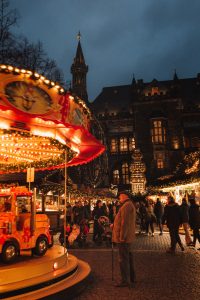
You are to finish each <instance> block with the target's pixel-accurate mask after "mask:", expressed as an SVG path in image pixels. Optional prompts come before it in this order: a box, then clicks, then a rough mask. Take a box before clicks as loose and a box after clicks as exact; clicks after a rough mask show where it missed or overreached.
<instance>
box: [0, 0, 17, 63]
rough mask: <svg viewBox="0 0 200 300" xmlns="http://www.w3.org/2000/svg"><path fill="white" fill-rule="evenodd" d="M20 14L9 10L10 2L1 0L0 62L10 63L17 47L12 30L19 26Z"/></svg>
mask: <svg viewBox="0 0 200 300" xmlns="http://www.w3.org/2000/svg"><path fill="white" fill-rule="evenodd" d="M18 19H19V14H18V13H17V10H16V9H9V0H0V62H2V63H3V62H4V63H6V62H8V63H9V62H10V60H12V51H13V49H14V47H15V38H14V36H13V34H12V32H11V28H12V27H13V26H16V25H17V21H18Z"/></svg>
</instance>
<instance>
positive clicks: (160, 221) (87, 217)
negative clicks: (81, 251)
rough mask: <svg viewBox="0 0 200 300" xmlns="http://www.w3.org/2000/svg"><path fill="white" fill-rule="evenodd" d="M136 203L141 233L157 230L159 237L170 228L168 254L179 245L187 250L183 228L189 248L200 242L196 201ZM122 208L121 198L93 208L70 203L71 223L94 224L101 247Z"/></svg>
mask: <svg viewBox="0 0 200 300" xmlns="http://www.w3.org/2000/svg"><path fill="white" fill-rule="evenodd" d="M133 203H134V205H135V208H136V223H137V228H138V229H139V234H144V235H149V236H152V237H154V234H155V227H156V228H157V229H158V230H159V235H162V234H163V228H165V227H164V225H167V227H168V230H169V234H170V238H171V247H170V249H169V250H168V252H174V251H175V248H176V244H177V243H178V244H179V246H180V247H181V249H182V250H184V246H183V245H182V243H181V240H180V237H179V229H180V226H181V228H182V231H183V232H184V234H185V244H186V245H187V246H193V247H195V245H196V242H197V240H198V241H199V242H200V234H199V230H200V210H199V205H198V204H197V203H196V201H195V199H194V198H190V199H189V201H187V200H186V198H183V199H182V203H181V205H178V204H177V203H176V202H175V200H174V198H173V197H171V196H169V197H168V201H167V203H166V204H163V203H162V201H161V200H160V198H157V200H156V202H153V201H149V200H146V199H144V201H140V202H135V201H134V199H133ZM120 207H121V204H120V201H119V200H118V199H116V200H114V201H112V202H110V203H109V204H107V203H105V202H103V201H101V200H97V201H96V205H95V206H94V207H93V209H92V206H91V204H90V203H89V202H88V201H87V200H85V201H84V203H82V202H81V201H78V202H75V204H74V205H71V204H70V203H67V209H66V219H67V224H70V225H73V224H76V225H81V224H83V223H84V224H85V222H87V224H88V227H89V226H91V225H90V224H93V225H92V226H93V230H92V231H93V242H95V243H97V244H101V242H102V236H103V234H104V233H105V232H104V231H105V226H104V225H105V223H106V225H107V226H108V225H110V224H112V223H113V222H114V219H115V217H116V215H117V213H118V211H119V209H120ZM102 217H103V218H102ZM191 232H192V234H191Z"/></svg>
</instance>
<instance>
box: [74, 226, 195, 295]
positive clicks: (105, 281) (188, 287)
mask: <svg viewBox="0 0 200 300" xmlns="http://www.w3.org/2000/svg"><path fill="white" fill-rule="evenodd" d="M181 238H182V240H183V241H184V236H183V235H182V236H181ZM89 240H91V238H89ZM168 247H169V234H168V233H167V232H165V233H164V234H163V235H162V236H160V235H159V233H158V232H156V233H155V236H154V237H151V236H146V235H143V234H137V237H136V240H135V243H134V253H135V269H136V276H137V282H136V285H135V287H134V288H133V289H128V288H116V287H114V281H113V280H112V248H111V247H106V245H104V244H103V245H101V246H100V247H96V246H94V245H93V244H92V243H90V244H89V246H88V248H86V249H76V248H75V249H69V253H72V254H74V255H76V256H77V257H78V258H79V259H83V260H84V261H87V262H88V263H89V264H90V266H91V268H92V273H91V278H90V281H89V285H88V287H87V288H86V289H85V290H84V291H83V292H82V293H81V294H80V295H79V296H77V297H76V298H75V300H91V299H92V300H101V299H102V300H103V299H104V300H112V299H113V300H114V299H117V300H125V299H137V300H179V299H180V300H199V299H200V251H198V250H196V249H194V248H188V247H185V251H184V252H182V251H181V250H180V249H179V248H178V247H177V253H176V255H171V254H167V253H166V249H167V248H168ZM197 247H200V245H199V244H198V245H197ZM113 253H114V256H113V257H114V272H113V274H114V280H118V279H119V269H118V261H117V250H116V249H114V251H113Z"/></svg>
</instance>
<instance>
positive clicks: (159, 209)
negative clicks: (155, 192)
mask: <svg viewBox="0 0 200 300" xmlns="http://www.w3.org/2000/svg"><path fill="white" fill-rule="evenodd" d="M163 213H164V206H163V204H162V202H161V201H160V199H159V198H157V201H156V204H155V206H154V214H155V216H156V222H157V225H158V227H159V229H160V235H162V234H163V226H162V217H163Z"/></svg>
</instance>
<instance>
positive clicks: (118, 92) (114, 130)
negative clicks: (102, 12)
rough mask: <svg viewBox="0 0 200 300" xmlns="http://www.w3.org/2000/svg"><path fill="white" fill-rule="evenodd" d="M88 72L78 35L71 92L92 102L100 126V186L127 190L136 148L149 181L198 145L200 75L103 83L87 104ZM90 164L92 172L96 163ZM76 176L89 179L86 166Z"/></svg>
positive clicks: (199, 138)
mask: <svg viewBox="0 0 200 300" xmlns="http://www.w3.org/2000/svg"><path fill="white" fill-rule="evenodd" d="M87 72H88V66H87V65H86V63H85V59H84V56H83V51H82V47H81V43H80V34H79V35H78V46H77V51H76V56H75V58H74V62H73V64H72V66H71V73H72V92H73V93H74V94H76V95H78V96H79V97H80V98H82V99H83V100H85V101H86V103H87V105H89V106H90V108H91V110H92V112H93V113H94V115H95V117H96V121H97V122H95V124H94V126H93V127H95V126H96V125H97V124H98V127H99V128H100V127H101V131H103V135H102V132H101V139H102V142H103V143H104V144H105V145H106V149H107V152H106V159H107V162H106V163H105V161H103V160H102V161H99V160H98V163H96V165H97V167H98V169H99V170H100V173H101V178H102V180H98V185H99V184H100V182H101V184H100V185H101V186H110V185H111V184H113V185H117V186H118V187H119V188H126V189H130V188H131V182H130V180H131V170H130V167H131V164H132V162H133V160H132V154H133V150H134V149H135V148H137V149H139V150H140V151H141V153H142V155H143V160H144V164H145V166H146V173H145V175H146V180H147V184H149V183H151V182H152V181H154V180H155V179H156V178H159V177H161V176H165V175H168V174H170V173H172V172H173V170H174V169H175V166H176V165H177V164H178V163H179V162H180V161H181V160H182V159H183V157H184V155H185V154H188V153H190V152H193V151H195V150H197V149H200V74H197V76H196V77H193V78H184V79H179V78H178V76H177V74H176V72H175V73H174V75H173V78H172V79H171V80H166V81H158V80H156V79H153V80H152V81H151V82H144V81H143V80H142V79H140V80H135V78H133V80H132V82H131V84H128V85H121V86H111V87H104V88H103V89H102V92H101V93H100V94H99V95H98V96H97V97H96V99H94V101H93V102H92V103H89V102H88V94H87V86H86V76H87ZM97 137H98V138H99V136H98V133H97ZM104 158H105V157H104ZM105 166H107V167H105ZM88 168H89V169H91V168H93V173H94V174H95V172H96V170H95V161H94V162H93V163H92V167H90V166H87V169H88ZM87 173H88V172H87ZM79 175H80V176H79V177H81V178H86V177H87V176H85V168H84V167H83V168H79ZM92 177H94V175H92ZM79 179H80V178H79ZM82 181H84V180H82V179H81V180H80V182H82ZM93 184H95V183H94V182H93Z"/></svg>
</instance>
